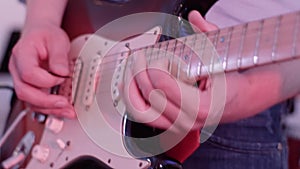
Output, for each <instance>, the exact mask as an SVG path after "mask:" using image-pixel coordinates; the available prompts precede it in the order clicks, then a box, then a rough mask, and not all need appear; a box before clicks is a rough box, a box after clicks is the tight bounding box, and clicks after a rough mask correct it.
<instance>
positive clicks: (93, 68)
mask: <svg viewBox="0 0 300 169" xmlns="http://www.w3.org/2000/svg"><path fill="white" fill-rule="evenodd" d="M101 61H102V58H101V57H99V56H96V57H94V58H93V59H92V61H91V63H90V66H89V70H88V74H87V80H86V85H85V91H84V95H83V104H84V105H85V106H90V105H92V103H93V101H94V96H95V92H96V88H97V84H98V79H99V77H98V71H99V68H100V64H101Z"/></svg>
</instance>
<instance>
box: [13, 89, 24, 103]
mask: <svg viewBox="0 0 300 169" xmlns="http://www.w3.org/2000/svg"><path fill="white" fill-rule="evenodd" d="M15 92H16V95H17V97H18V98H19V99H20V100H23V101H24V100H26V93H25V92H24V90H22V88H20V87H17V86H15Z"/></svg>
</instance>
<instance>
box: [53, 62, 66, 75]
mask: <svg viewBox="0 0 300 169" xmlns="http://www.w3.org/2000/svg"><path fill="white" fill-rule="evenodd" d="M53 69H54V71H55V72H56V73H57V74H59V75H62V76H66V75H68V74H69V69H68V65H65V64H56V65H54V66H53Z"/></svg>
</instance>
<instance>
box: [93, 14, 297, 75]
mask: <svg viewBox="0 0 300 169" xmlns="http://www.w3.org/2000/svg"><path fill="white" fill-rule="evenodd" d="M298 15H300V12H298V13H297V16H298ZM297 16H296V17H297ZM296 19H297V18H296ZM290 20H291V21H294V18H291V19H290ZM286 22H287V21H286ZM276 23H277V22H274V23H273V22H271V23H269V24H266V25H264V29H267V28H273V27H274V26H275V25H276ZM288 25H289V26H286V27H285V28H294V27H295V26H293V25H290V24H288ZM240 26H241V25H240ZM248 26H249V24H248ZM258 28H259V25H257V26H255V27H253V28H252V29H249V30H248V31H249V32H250V33H247V38H252V37H253V36H257V32H256V30H257V29H258ZM275 28H276V27H275ZM229 29H230V28H227V30H229ZM221 31H222V30H221ZM241 32H242V29H240V30H235V32H234V33H241ZM267 33H268V32H263V34H267ZM226 35H227V34H226V32H225V34H222V36H220V37H225V36H226ZM197 36H198V35H197V34H196V35H191V36H187V37H182V38H179V39H180V40H182V39H185V40H186V39H188V38H189V37H194V39H195V37H197ZM204 36H207V37H210V36H215V33H214V32H208V33H204ZM262 36H263V35H262ZM294 39H295V38H294ZM200 40H202V39H200ZM200 40H199V39H198V40H197V41H200ZM237 40H238V41H240V40H241V39H240V38H238V37H235V38H232V39H231V41H230V43H232V42H233V41H237ZM172 41H175V42H180V43H179V44H177V46H176V45H175V46H174V47H173V46H172V45H170V46H171V47H170V48H169V47H168V49H167V50H168V51H171V50H174V49H175V48H178V49H180V48H183V47H185V46H186V45H185V44H182V42H181V41H179V40H177V39H173V40H170V41H169V42H168V43H170V42H172ZM197 41H194V42H193V41H192V43H197ZM218 41H220V39H218ZM298 41H299V39H298V40H296V42H298ZM175 42H173V44H175ZM163 43H166V42H159V43H156V44H154V45H151V48H156V47H157V46H158V49H160V48H161V46H164V45H162V44H163ZM293 43H294V42H293ZM217 44H221V43H220V42H218V43H217ZM196 46H198V45H196ZM199 46H201V45H199ZM202 46H206V45H202ZM294 46H296V45H294ZM196 48H197V47H196ZM143 49H145V48H144V47H143V48H140V49H134V50H132V52H137V51H139V50H143ZM203 49H205V48H204V47H202V48H200V49H199V48H198V49H193V50H203ZM175 50H176V49H175ZM226 50H228V49H226V44H224V46H222V47H221V48H217V49H216V51H217V53H221V52H224V51H226ZM121 53H128V52H127V51H122V52H119V53H114V54H110V55H107V56H105V57H103V61H102V62H101V66H104V65H108V64H112V67H108V68H106V69H103V67H101V68H100V69H99V70H97V71H95V73H98V74H99V73H100V74H101V76H105V72H107V71H109V70H114V69H115V64H116V61H120V60H123V59H124V57H123V58H120V57H119V56H120V55H121ZM192 53H193V54H192V55H194V52H192ZM181 54H182V52H181ZM151 57H153V56H149V58H150V59H151ZM191 57H192V56H190V58H191ZM111 58H113V59H112V60H107V59H111ZM156 58H157V57H156ZM117 66H118V65H117ZM189 66H190V65H189ZM104 67H105V66H104ZM103 72H104V73H103ZM98 77H100V76H98Z"/></svg>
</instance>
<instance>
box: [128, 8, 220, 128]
mask: <svg viewBox="0 0 300 169" xmlns="http://www.w3.org/2000/svg"><path fill="white" fill-rule="evenodd" d="M189 21H190V22H191V24H193V25H194V29H195V30H196V31H198V30H199V31H212V30H215V29H217V27H216V26H214V25H213V24H211V23H208V22H207V21H205V19H203V18H202V16H201V15H200V14H199V13H198V12H196V11H192V12H191V13H190V15H189ZM135 56H136V57H135ZM132 57H134V58H133V60H134V63H133V64H132V67H130V68H127V69H126V72H125V82H124V88H123V89H122V91H123V95H124V100H125V102H126V105H127V110H128V112H129V113H130V114H131V115H132V117H133V120H135V121H138V122H141V123H146V124H148V125H151V126H154V127H158V128H162V129H170V130H173V131H175V132H179V131H181V132H182V131H185V132H187V131H190V130H191V129H199V128H201V127H202V126H203V124H204V122H205V119H206V117H207V113H208V111H209V108H210V101H211V99H210V97H211V96H210V93H211V91H210V89H207V90H206V91H200V90H199V89H198V88H196V87H194V86H193V85H191V84H188V83H186V82H182V81H180V80H178V79H176V78H175V76H171V75H170V74H169V72H168V69H169V65H170V62H169V60H168V59H159V60H157V61H151V64H150V65H147V59H146V57H145V56H143V52H140V53H139V52H137V53H135V54H134V56H132ZM200 100H201V101H200ZM170 127H171V128H170Z"/></svg>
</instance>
